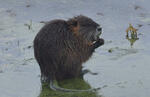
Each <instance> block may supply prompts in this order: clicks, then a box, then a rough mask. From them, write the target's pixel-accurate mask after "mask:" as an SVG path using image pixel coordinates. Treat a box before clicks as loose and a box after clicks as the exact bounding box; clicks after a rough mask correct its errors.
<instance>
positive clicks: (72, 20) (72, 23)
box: [67, 19, 78, 27]
mask: <svg viewBox="0 0 150 97" xmlns="http://www.w3.org/2000/svg"><path fill="white" fill-rule="evenodd" d="M67 23H68V25H70V26H72V27H77V26H78V22H77V20H76V19H71V20H69V21H68V22H67Z"/></svg>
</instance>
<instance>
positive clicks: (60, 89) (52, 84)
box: [50, 80, 101, 92]
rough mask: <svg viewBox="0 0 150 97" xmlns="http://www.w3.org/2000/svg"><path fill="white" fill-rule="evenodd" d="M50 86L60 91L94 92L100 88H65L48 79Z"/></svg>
mask: <svg viewBox="0 0 150 97" xmlns="http://www.w3.org/2000/svg"><path fill="white" fill-rule="evenodd" d="M50 88H51V89H52V90H54V91H60V92H96V91H97V90H99V89H101V88H95V89H87V90H76V89H65V88H61V87H59V86H56V85H54V83H53V81H52V80H51V81H50Z"/></svg>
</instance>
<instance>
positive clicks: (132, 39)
mask: <svg viewBox="0 0 150 97" xmlns="http://www.w3.org/2000/svg"><path fill="white" fill-rule="evenodd" d="M129 32H130V36H129ZM126 39H127V40H128V41H129V42H130V45H131V47H133V44H134V43H135V41H136V40H139V38H138V35H137V29H135V28H134V27H133V26H132V25H131V24H129V27H128V28H127V30H126Z"/></svg>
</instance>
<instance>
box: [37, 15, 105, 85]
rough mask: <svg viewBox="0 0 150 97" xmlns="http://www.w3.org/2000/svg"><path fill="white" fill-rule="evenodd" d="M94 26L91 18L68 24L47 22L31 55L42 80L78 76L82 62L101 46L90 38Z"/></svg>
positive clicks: (58, 21) (74, 19) (75, 18)
mask: <svg viewBox="0 0 150 97" xmlns="http://www.w3.org/2000/svg"><path fill="white" fill-rule="evenodd" d="M97 26H99V25H98V24H97V23H95V22H94V21H93V20H92V19H90V18H88V17H85V16H77V17H74V18H71V19H69V20H68V21H65V20H53V21H50V22H49V23H47V24H46V25H45V26H44V27H43V28H42V29H41V30H40V31H39V32H38V34H37V35H36V37H35V39H34V54H35V58H36V60H37V62H38V64H39V66H40V69H41V75H42V77H43V78H44V79H43V80H44V81H48V82H50V80H64V79H68V78H75V77H79V76H80V74H81V71H82V63H84V62H86V61H87V60H88V59H89V58H90V57H91V55H92V53H93V52H94V50H95V49H96V48H97V47H99V46H101V45H103V44H104V40H103V39H97V40H95V39H94V38H93V37H94V34H95V29H96V28H95V27H97ZM93 41H96V42H95V43H93Z"/></svg>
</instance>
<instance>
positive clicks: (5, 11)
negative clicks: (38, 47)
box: [0, 0, 150, 97]
mask: <svg viewBox="0 0 150 97" xmlns="http://www.w3.org/2000/svg"><path fill="white" fill-rule="evenodd" d="M149 3H150V1H149V0H122V1H120V0H91V1H90V0H82V1H81V0H61V1H60V0H45V1H44V2H43V0H0V97H37V96H38V95H39V94H40V89H41V83H40V70H39V67H38V65H37V63H36V61H35V60H34V57H33V47H32V41H33V39H34V37H35V35H36V33H37V32H38V31H39V29H40V28H41V27H42V26H43V24H42V23H40V21H49V20H52V19H55V18H62V19H68V18H69V17H72V16H75V15H79V14H84V15H86V16H89V17H91V18H92V19H93V20H95V21H97V22H98V23H100V24H101V25H102V27H103V34H102V36H101V37H103V38H104V39H105V45H104V46H103V47H101V48H98V49H97V50H96V51H95V53H94V55H93V57H92V58H91V59H90V60H89V61H88V62H86V63H85V64H84V69H90V70H91V71H92V72H96V73H98V75H90V74H86V75H85V76H84V79H85V81H87V82H88V83H89V84H90V85H91V86H92V87H95V88H96V87H101V88H102V89H101V90H99V91H98V92H99V95H103V96H104V97H150V93H149V92H150V84H149V82H150V71H149V70H150V50H149V47H150V43H149V41H150V35H149V31H150V10H149V9H150V7H149ZM129 23H131V24H132V25H133V26H134V27H135V28H137V29H138V31H137V33H138V38H139V40H136V41H135V42H134V44H133V46H132V47H131V46H130V41H129V40H127V39H126V37H125V35H126V32H125V30H126V29H127V28H128V26H129ZM110 50H111V52H110Z"/></svg>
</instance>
